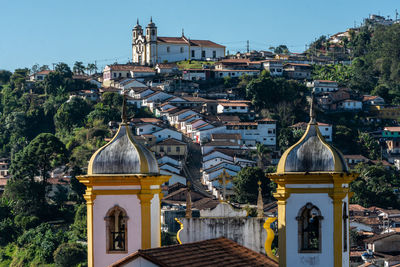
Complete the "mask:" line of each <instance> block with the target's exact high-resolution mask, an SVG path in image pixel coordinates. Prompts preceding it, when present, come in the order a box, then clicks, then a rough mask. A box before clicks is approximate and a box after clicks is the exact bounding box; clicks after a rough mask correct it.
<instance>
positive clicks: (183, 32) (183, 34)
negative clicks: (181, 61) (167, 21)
mask: <svg viewBox="0 0 400 267" xmlns="http://www.w3.org/2000/svg"><path fill="white" fill-rule="evenodd" d="M184 36H185V31H184V29H183V28H182V37H184Z"/></svg>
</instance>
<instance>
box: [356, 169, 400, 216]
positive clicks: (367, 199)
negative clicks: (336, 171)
mask: <svg viewBox="0 0 400 267" xmlns="http://www.w3.org/2000/svg"><path fill="white" fill-rule="evenodd" d="M356 170H357V172H359V173H360V176H359V177H358V178H357V180H356V181H354V182H352V183H351V184H350V188H351V191H352V192H354V196H353V197H352V198H351V202H352V203H355V204H359V205H361V206H364V207H370V206H377V207H382V208H388V207H392V208H399V207H400V205H399V201H398V197H397V196H396V194H395V193H394V189H395V188H399V186H400V178H399V177H398V175H397V173H396V171H395V170H394V169H386V167H384V166H383V165H381V164H380V165H372V166H369V165H367V164H364V163H360V164H359V165H358V166H357V168H356Z"/></svg>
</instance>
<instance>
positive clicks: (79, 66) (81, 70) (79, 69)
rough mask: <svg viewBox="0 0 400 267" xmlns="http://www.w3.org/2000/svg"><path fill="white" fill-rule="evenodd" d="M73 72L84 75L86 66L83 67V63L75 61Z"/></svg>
mask: <svg viewBox="0 0 400 267" xmlns="http://www.w3.org/2000/svg"><path fill="white" fill-rule="evenodd" d="M73 71H74V73H75V74H84V73H85V66H84V65H83V62H82V61H75V64H74V67H73Z"/></svg>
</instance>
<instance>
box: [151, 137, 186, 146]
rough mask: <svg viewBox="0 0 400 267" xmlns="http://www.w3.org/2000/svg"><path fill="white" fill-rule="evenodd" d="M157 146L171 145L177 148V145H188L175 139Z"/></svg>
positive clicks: (169, 139) (164, 141)
mask: <svg viewBox="0 0 400 267" xmlns="http://www.w3.org/2000/svg"><path fill="white" fill-rule="evenodd" d="M156 145H157V146H158V145H163V146H169V145H172V146H177V145H186V143H185V142H182V141H179V140H177V139H174V138H168V139H165V140H163V141H161V142H159V143H157V144H156Z"/></svg>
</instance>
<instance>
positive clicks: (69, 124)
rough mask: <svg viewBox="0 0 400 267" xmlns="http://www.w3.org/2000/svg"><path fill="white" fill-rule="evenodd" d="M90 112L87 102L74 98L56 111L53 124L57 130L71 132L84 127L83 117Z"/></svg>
mask: <svg viewBox="0 0 400 267" xmlns="http://www.w3.org/2000/svg"><path fill="white" fill-rule="evenodd" d="M90 111H91V107H90V105H89V104H88V102H87V101H85V100H83V99H82V98H79V97H74V98H72V99H71V100H70V101H67V102H65V103H64V104H62V105H61V106H60V108H59V109H58V110H57V113H56V115H55V116H54V124H55V126H56V128H57V129H59V130H64V131H67V132H71V131H72V130H73V128H75V127H82V126H84V122H85V117H86V115H87V114H89V113H90Z"/></svg>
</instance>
